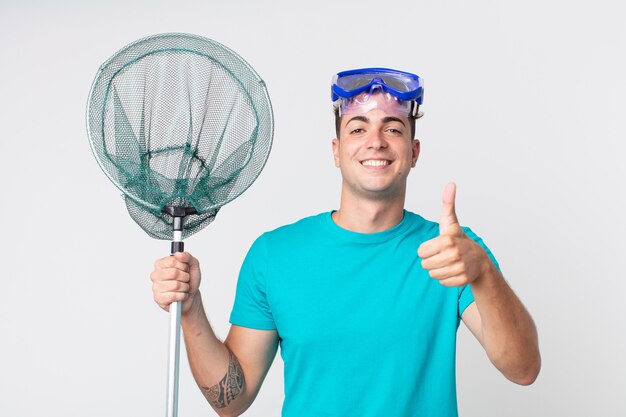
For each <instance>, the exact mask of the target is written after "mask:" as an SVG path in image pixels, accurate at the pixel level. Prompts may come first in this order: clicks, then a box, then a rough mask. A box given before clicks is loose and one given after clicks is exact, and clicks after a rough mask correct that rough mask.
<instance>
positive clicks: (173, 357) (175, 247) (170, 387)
mask: <svg viewBox="0 0 626 417" xmlns="http://www.w3.org/2000/svg"><path fill="white" fill-rule="evenodd" d="M163 212H164V213H167V214H169V215H170V216H172V217H173V218H174V222H173V231H174V239H173V240H172V248H171V254H172V255H174V254H175V253H176V252H184V250H185V244H184V242H183V223H184V221H185V216H186V215H188V214H196V210H194V209H193V208H191V207H173V206H166V207H164V208H163ZM182 307H183V303H182V301H175V302H173V303H172V304H170V341H169V359H168V365H167V399H166V408H167V409H166V416H167V417H177V416H178V373H179V372H178V371H179V369H180V366H179V365H180V364H179V359H180V317H181V315H182Z"/></svg>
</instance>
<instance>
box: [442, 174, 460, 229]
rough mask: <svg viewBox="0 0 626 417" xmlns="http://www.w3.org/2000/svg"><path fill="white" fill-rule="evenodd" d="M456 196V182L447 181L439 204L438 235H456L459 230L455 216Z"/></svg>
mask: <svg viewBox="0 0 626 417" xmlns="http://www.w3.org/2000/svg"><path fill="white" fill-rule="evenodd" d="M455 198H456V184H455V183H453V182H450V183H448V185H446V188H445V189H444V190H443V201H442V206H441V220H440V221H439V234H440V235H456V234H458V233H459V232H460V231H461V226H460V225H459V220H458V219H457V217H456V210H455V208H454V201H455Z"/></svg>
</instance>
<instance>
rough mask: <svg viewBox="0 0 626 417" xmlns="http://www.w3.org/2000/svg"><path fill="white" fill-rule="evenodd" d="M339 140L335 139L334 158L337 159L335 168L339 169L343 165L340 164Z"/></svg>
mask: <svg viewBox="0 0 626 417" xmlns="http://www.w3.org/2000/svg"><path fill="white" fill-rule="evenodd" d="M339 146H340V143H339V139H337V138H335V139H333V158H335V166H336V167H337V168H339V167H340V166H341V164H340V163H339Z"/></svg>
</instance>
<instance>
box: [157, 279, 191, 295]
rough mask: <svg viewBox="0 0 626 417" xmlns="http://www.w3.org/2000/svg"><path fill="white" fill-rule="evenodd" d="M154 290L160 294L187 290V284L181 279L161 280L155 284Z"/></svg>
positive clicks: (185, 291) (186, 291)
mask: <svg viewBox="0 0 626 417" xmlns="http://www.w3.org/2000/svg"><path fill="white" fill-rule="evenodd" d="M155 287H156V288H155V291H156V292H157V293H160V294H165V293H169V292H182V293H188V292H189V288H190V287H189V284H188V283H186V282H181V281H162V282H160V283H159V285H157V286H155Z"/></svg>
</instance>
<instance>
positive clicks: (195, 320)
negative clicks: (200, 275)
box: [181, 293, 252, 416]
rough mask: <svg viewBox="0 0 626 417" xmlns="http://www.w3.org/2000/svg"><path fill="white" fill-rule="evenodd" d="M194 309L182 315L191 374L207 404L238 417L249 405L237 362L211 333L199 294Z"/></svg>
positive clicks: (221, 413) (219, 412)
mask: <svg viewBox="0 0 626 417" xmlns="http://www.w3.org/2000/svg"><path fill="white" fill-rule="evenodd" d="M196 297H198V299H197V300H194V301H195V303H194V304H195V305H194V306H193V308H191V309H190V310H189V312H187V313H186V314H184V315H183V316H182V319H181V325H182V329H183V334H184V337H185V346H186V348H187V357H188V359H189V365H190V367H191V372H192V374H193V376H194V378H195V380H196V383H197V384H198V386H199V387H200V390H201V391H202V393H203V394H204V396H205V397H206V399H207V401H208V402H209V404H211V406H212V407H213V409H214V410H215V411H216V412H217V413H218V414H219V415H220V416H237V415H239V414H241V413H243V412H244V411H245V410H246V409H247V408H248V407H249V406H250V403H251V402H252V399H250V398H249V397H250V396H249V395H246V384H245V378H244V374H243V371H242V369H241V366H240V364H239V361H238V360H237V358H236V357H235V355H233V353H232V352H231V351H230V350H229V349H228V348H227V347H226V345H225V344H224V343H223V342H222V341H220V340H219V339H218V338H217V337H216V336H215V333H214V332H213V329H212V328H211V325H210V323H209V321H208V319H207V316H206V313H205V312H204V308H203V306H202V300H201V297H200V293H197V294H196Z"/></svg>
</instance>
